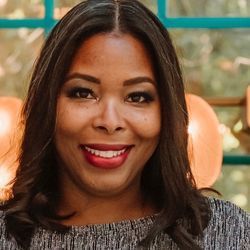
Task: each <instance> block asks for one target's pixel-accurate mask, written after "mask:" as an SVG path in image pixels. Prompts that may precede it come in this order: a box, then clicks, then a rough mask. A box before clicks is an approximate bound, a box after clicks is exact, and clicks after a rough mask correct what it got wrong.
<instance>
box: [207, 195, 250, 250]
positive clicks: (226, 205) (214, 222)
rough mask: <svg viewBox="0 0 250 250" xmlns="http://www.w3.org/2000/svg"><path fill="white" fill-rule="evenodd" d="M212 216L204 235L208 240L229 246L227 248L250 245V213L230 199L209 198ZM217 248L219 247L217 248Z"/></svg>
mask: <svg viewBox="0 0 250 250" xmlns="http://www.w3.org/2000/svg"><path fill="white" fill-rule="evenodd" d="M207 201H208V204H209V206H210V210H211V217H210V221H209V223H208V226H207V228H206V229H205V230H204V236H205V238H206V239H207V241H210V240H212V241H214V242H217V243H216V244H220V243H221V244H223V245H224V246H227V247H228V248H226V249H235V248H233V247H232V246H233V245H234V246H237V247H239V248H236V249H248V247H250V214H249V213H247V212H246V211H244V210H243V209H241V208H239V207H238V206H236V205H235V204H233V203H231V202H229V201H223V200H220V199H216V198H207ZM216 249H217V248H216Z"/></svg>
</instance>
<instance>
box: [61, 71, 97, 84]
mask: <svg viewBox="0 0 250 250" xmlns="http://www.w3.org/2000/svg"><path fill="white" fill-rule="evenodd" d="M71 79H82V80H85V81H88V82H92V83H97V84H100V83H101V81H100V80H99V79H98V78H96V77H94V76H90V75H86V74H80V73H73V74H71V75H69V76H67V77H66V80H65V82H67V81H69V80H71Z"/></svg>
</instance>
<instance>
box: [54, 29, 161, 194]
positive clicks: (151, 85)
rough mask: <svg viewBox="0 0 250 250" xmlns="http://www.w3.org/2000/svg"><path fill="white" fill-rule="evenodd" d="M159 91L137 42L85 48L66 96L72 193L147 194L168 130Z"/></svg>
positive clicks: (104, 39) (103, 38) (61, 121)
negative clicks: (148, 173) (145, 175)
mask: <svg viewBox="0 0 250 250" xmlns="http://www.w3.org/2000/svg"><path fill="white" fill-rule="evenodd" d="M156 85H157V83H156V80H155V76H154V73H153V66H152V63H151V60H150V57H149V55H148V53H147V51H146V49H145V48H144V46H143V44H142V43H141V42H140V41H138V40H137V39H135V38H133V37H132V36H130V35H115V34H112V33H110V34H99V35H95V36H93V37H91V38H89V39H88V40H86V41H85V42H84V43H83V44H82V45H81V47H80V48H79V50H78V52H77V53H76V55H75V57H74V59H73V62H72V65H71V68H70V70H69V73H68V75H67V79H66V81H65V83H64V84H63V86H62V89H61V91H60V94H59V98H58V104H57V125H56V136H55V144H56V149H57V153H58V164H59V167H60V171H61V172H60V173H61V181H62V183H63V185H66V186H67V187H68V188H71V190H72V193H73V192H75V191H76V192H79V191H80V192H81V193H86V194H91V195H98V196H100V195H102V196H109V195H116V194H118V193H122V192H125V190H131V189H133V188H136V189H138V188H139V184H140V176H141V172H142V170H143V167H144V166H145V164H146V162H147V161H148V159H149V158H150V157H151V155H152V154H153V152H154V151H155V149H156V146H157V144H158V138H159V133H160V129H161V127H160V124H161V117H160V102H159V96H158V93H157V88H156Z"/></svg>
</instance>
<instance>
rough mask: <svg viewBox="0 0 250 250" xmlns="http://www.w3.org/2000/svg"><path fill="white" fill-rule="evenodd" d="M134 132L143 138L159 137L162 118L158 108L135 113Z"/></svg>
mask: <svg viewBox="0 0 250 250" xmlns="http://www.w3.org/2000/svg"><path fill="white" fill-rule="evenodd" d="M131 119H133V125H132V127H133V128H134V132H135V133H136V134H137V135H138V136H139V137H141V138H142V139H148V140H149V139H152V140H153V139H157V138H158V136H159V134H160V130H161V118H160V112H158V110H153V111H152V112H141V113H139V114H138V113H137V114H136V115H134V116H133V117H132V118H131Z"/></svg>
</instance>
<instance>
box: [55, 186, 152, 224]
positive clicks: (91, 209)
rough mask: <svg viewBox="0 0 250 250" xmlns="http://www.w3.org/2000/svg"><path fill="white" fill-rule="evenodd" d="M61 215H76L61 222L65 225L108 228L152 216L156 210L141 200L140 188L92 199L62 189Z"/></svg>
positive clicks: (90, 195)
mask: <svg viewBox="0 0 250 250" xmlns="http://www.w3.org/2000/svg"><path fill="white" fill-rule="evenodd" d="M63 187H64V188H63V189H62V194H63V195H62V197H63V198H62V199H61V201H60V203H59V214H60V215H65V214H70V213H73V212H75V214H74V215H73V216H72V217H71V218H69V219H67V220H64V221H62V224H64V225H76V226H80V225H87V224H105V223H111V222H118V221H122V220H128V219H137V218H141V217H145V216H148V215H152V214H154V213H155V212H156V210H155V209H154V207H153V206H152V205H151V204H148V203H147V202H144V201H143V199H142V195H141V191H140V186H139V185H136V186H133V188H132V189H133V190H131V188H128V189H127V190H126V191H125V192H124V191H123V192H122V193H117V194H114V195H110V196H101V195H99V196H98V195H93V194H89V193H87V192H79V191H74V192H73V191H72V187H71V188H68V187H67V185H64V186H63Z"/></svg>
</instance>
